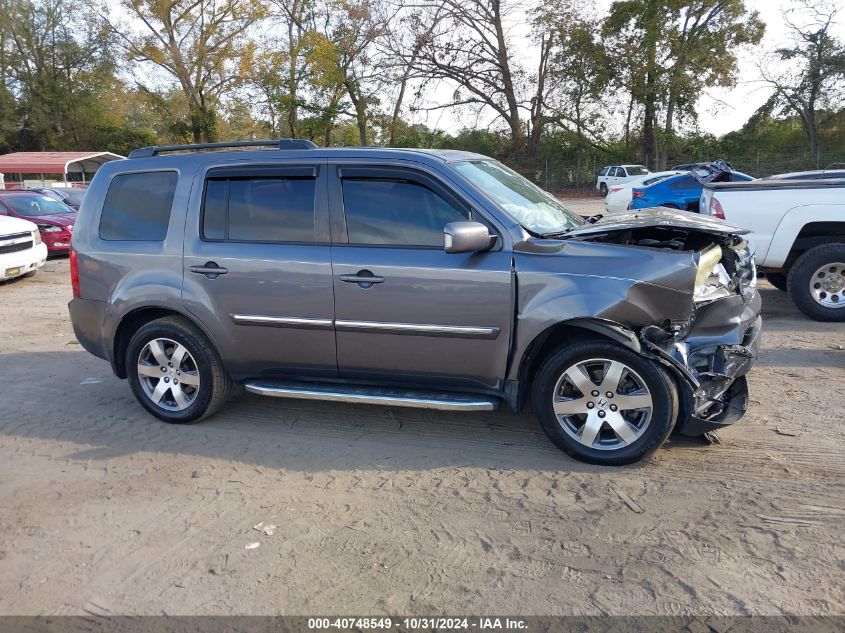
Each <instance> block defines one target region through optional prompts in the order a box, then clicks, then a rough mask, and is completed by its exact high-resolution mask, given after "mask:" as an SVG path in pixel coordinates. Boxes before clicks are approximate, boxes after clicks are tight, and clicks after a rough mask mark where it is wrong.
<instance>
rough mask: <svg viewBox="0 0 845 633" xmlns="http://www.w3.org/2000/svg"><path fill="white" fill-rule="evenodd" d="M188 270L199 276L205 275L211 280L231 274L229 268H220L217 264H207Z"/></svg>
mask: <svg viewBox="0 0 845 633" xmlns="http://www.w3.org/2000/svg"><path fill="white" fill-rule="evenodd" d="M188 270H190V271H191V272H192V273H197V274H198V275H205V276H206V277H208V278H209V279H217V276H218V275H225V274H226V273H227V272H229V269H228V268H224V267H223V266H218V265H217V262H205V264H203V265H202V266H191V267H190V268H189V269H188Z"/></svg>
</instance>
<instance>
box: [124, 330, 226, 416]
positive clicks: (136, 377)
mask: <svg viewBox="0 0 845 633" xmlns="http://www.w3.org/2000/svg"><path fill="white" fill-rule="evenodd" d="M126 369H127V374H128V377H129V384H130V386H131V387H132V391H133V393H134V394H135V397H136V398H137V399H138V402H140V403H141V406H143V407H144V408H145V409H146V410H147V411H149V412H150V413H152V414H153V415H154V416H156V417H157V418H159V419H161V420H164V421H165V422H169V423H171V424H190V423H192V422H198V421H200V420H201V419H203V418H205V417H208V416H210V415H212V414H213V413H215V412H216V411H217V410H218V409H220V407H221V406H223V404H224V403H225V402H226V399H227V398H228V394H229V388H230V385H231V381H230V379H229V376H228V374H226V372H225V370H224V369H223V365H222V363H221V362H220V358H219V356H218V355H217V352H216V351H215V350H214V348H213V347H212V346H211V344H210V343H209V341H208V339H206V337H205V335H203V333H202V332H201V331H200V330H198V329H197V328H196V326H194V325H193V324H192V323H191V322H190V321H187V320H186V319H183V318H180V317H165V318H162V319H156V320H155V321H151V322H150V323H147V324H146V325H144V326H143V327H141V328H140V329H139V330H138V331H137V332H135V334H134V335H133V336H132V339H131V340H130V341H129V346H128V348H127V351H126Z"/></svg>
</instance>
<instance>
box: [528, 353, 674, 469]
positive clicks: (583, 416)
mask: <svg viewBox="0 0 845 633" xmlns="http://www.w3.org/2000/svg"><path fill="white" fill-rule="evenodd" d="M670 380H671V379H670V378H669V377H668V376H667V375H666V373H665V372H664V371H663V369H662V368H660V367H659V366H658V365H656V364H655V363H653V362H651V361H649V360H648V359H646V358H644V357H642V356H640V355H639V354H636V353H634V352H632V351H631V350H629V349H627V348H624V347H621V346H619V345H616V344H613V343H605V342H601V341H585V342H583V343H579V344H577V345H573V346H567V347H562V348H560V349H558V350H557V351H556V352H554V353H553V354H551V355H550V356H549V357H548V358H547V359H546V361H545V362H544V363H543V365H542V366H541V367H540V370H539V371H538V373H537V376H536V377H535V380H534V394H533V398H534V410H535V412H536V413H537V417H538V418H539V421H540V425H541V426H542V427H543V430H544V431H545V433H546V435H548V436H549V438H550V439H551V440H552V442H554V443H555V445H556V446H557V447H558V448H560V449H561V450H563V451H564V452H566V453H567V454H569V455H571V456H572V457H575V458H576V459H579V460H582V461H585V462H590V463H593V464H604V465H613V466H616V465H622V464H630V463H633V462H636V461H638V460H640V459H642V458H643V457H645V456H646V455H648V454H649V453H651V452H653V451H654V450H655V449H657V447H659V446H660V445H661V444H662V443H663V441H664V440H665V439H666V438H667V437H668V436H669V434H670V433H671V431H672V427H673V426H674V424H675V421H676V419H677V415H678V403H677V398H676V395H675V392H674V391H673V389H672V385H671V382H670Z"/></svg>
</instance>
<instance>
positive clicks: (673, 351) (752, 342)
mask: <svg viewBox="0 0 845 633" xmlns="http://www.w3.org/2000/svg"><path fill="white" fill-rule="evenodd" d="M742 233H743V230H742V229H739V228H737V227H731V226H729V225H727V224H725V223H723V222H719V221H716V220H713V219H711V218H707V217H702V216H697V215H695V214H690V213H684V212H676V211H670V210H668V209H654V210H650V211H648V212H645V213H643V212H642V211H640V212H636V213H633V212H632V213H627V214H620V215H614V216H613V217H612V218H601V219H599V220H597V221H594V222H587V223H585V224H584V225H582V226H581V227H578V228H576V229H574V230H572V231H569V232H568V234H567V236H566V241H567V242H568V245H567V247H565V248H564V252H566V251H567V250H573V251H574V250H579V253H580V249H577V246H576V244H577V243H578V242H588V243H591V244H595V247H593V248H595V249H596V250H597V251H602V252H601V253H597V258H601V259H602V260H603V262H604V263H602V264H599V265H600V266H604V265H606V263H607V262H612V261H613V259H614V258H619V259H622V258H624V259H626V260H627V259H628V257H627V256H626V255H620V252H623V253H624V252H626V251H627V252H629V253H630V252H631V251H640V252H642V253H643V257H644V258H645V260H646V262H647V263H648V264H650V266H646V265H643V266H642V267H641V265H640V263H639V262H638V261H637V260H635V259H633V258H632V259H631V261H625V263H624V264H622V265H620V267H621V268H622V269H623V270H620V271H619V273H618V274H620V275H622V276H625V275H630V276H631V277H638V278H640V279H643V282H644V283H641V284H636V285H634V286H632V287H631V288H629V289H628V291H627V297H625V299H624V301H623V302H621V303H620V304H618V305H616V306H613V307H612V308H611V309H607V310H605V311H604V312H603V313H601V314H600V315H599V316H601V317H603V318H608V319H610V320H613V321H616V322H617V323H620V324H621V325H622V326H624V327H625V328H626V329H628V330H629V331H630V332H632V333H633V334H634V335H635V336H636V337H637V339H638V341H639V343H640V345H641V353H644V354H646V355H648V356H650V357H652V358H653V359H655V360H657V361H658V362H660V363H662V364H663V365H664V366H666V367H668V368H669V369H670V370H671V371H672V372H673V373H674V374H675V376H676V378H677V381H676V382H677V383H678V386H679V391H680V393H679V406H680V410H681V412H680V415H679V418H678V420H679V422H678V426H679V430H680V431H681V432H682V433H684V434H687V435H701V434H703V433H706V432H709V431H712V430H715V429H718V428H721V427H723V426H726V425H729V424H732V423H733V422H735V421H736V420H738V419H739V418H740V417H742V415H743V414H744V413H745V410H746V407H747V403H748V388H747V384H746V381H745V378H744V376H745V374H746V373H747V372H748V370H749V369H750V368H751V365H752V363H753V361H754V359H755V358H756V356H757V348H758V346H759V333H760V329H761V323H762V321H761V318H760V316H759V315H760V308H761V301H760V297H759V295H758V294H757V290H756V282H757V276H756V267H755V265H754V258H753V254H752V252H751V250H750V247H749V245H748V243H747V242H746V240H745V239H743V238H742V236H741V234H742ZM602 245H606V246H602ZM619 247H623V248H621V249H620V248H619ZM628 248H630V249H631V251H628ZM604 249H615V250H612V251H611V250H607V251H605V250H604ZM660 252H665V253H666V255H665V256H663V255H660V254H659V253H660ZM664 260H665V261H667V262H668V261H669V260H672V261H673V262H674V267H673V268H672V270H671V272H669V271H660V272H657V270H658V268H659V266H660V265H661V264H662V263H663V261H664ZM667 268H668V266H667ZM647 271H655V272H652V273H651V275H650V276H649V277H647V276H646V274H647ZM658 287H673V288H677V289H678V290H681V291H683V293H684V294H683V297H685V298H682V296H681V295H677V296H676V297H675V298H671V297H669V298H663V297H661V298H660V299H659V300H658V299H655V297H657V294H656V293H658V292H659V290H658ZM636 308H646V309H648V311H649V312H650V313H651V314H652V315H653V318H652V321H651V323H644V322H643V321H641V320H639V319H636V318H635V316H629V315H633V314H634V313H635V312H636V310H635V309H636Z"/></svg>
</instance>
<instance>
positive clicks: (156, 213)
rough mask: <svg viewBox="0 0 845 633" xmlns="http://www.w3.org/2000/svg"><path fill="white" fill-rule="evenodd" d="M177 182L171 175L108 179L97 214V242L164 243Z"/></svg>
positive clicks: (140, 174)
mask: <svg viewBox="0 0 845 633" xmlns="http://www.w3.org/2000/svg"><path fill="white" fill-rule="evenodd" d="M178 180H179V175H178V174H177V172H175V171H150V172H137V173H132V174H120V175H118V176H115V177H114V178H112V180H111V183H110V184H109V190H108V192H107V193H106V199H105V202H103V212H102V213H101V214H100V238H101V239H104V240H111V241H121V240H123V241H133V242H161V241H162V240H164V238H165V237H166V236H167V225H168V224H169V223H170V210H171V209H172V207H173V198H174V196H175V194H176V183H177V181H178Z"/></svg>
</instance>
